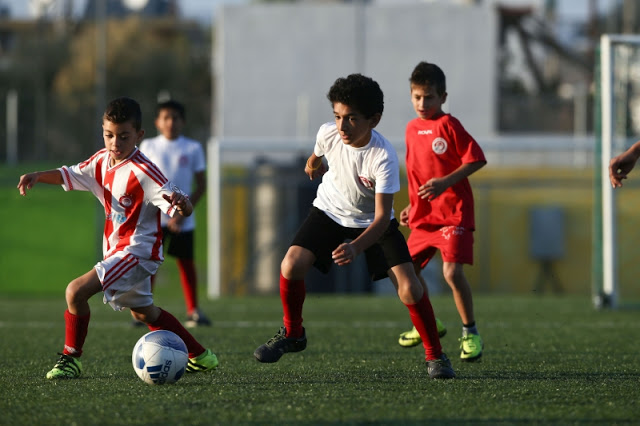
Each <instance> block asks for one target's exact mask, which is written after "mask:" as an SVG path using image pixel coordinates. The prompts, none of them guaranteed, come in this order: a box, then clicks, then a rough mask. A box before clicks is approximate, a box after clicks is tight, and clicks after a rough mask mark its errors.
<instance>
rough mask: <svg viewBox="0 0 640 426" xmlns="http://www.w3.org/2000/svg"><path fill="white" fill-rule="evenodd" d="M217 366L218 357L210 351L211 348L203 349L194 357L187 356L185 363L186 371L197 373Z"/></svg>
mask: <svg viewBox="0 0 640 426" xmlns="http://www.w3.org/2000/svg"><path fill="white" fill-rule="evenodd" d="M217 366H218V357H217V356H216V354H214V353H213V352H211V349H207V350H205V351H204V352H203V353H202V354H200V355H198V356H197V357H195V358H189V362H188V363H187V373H198V372H200V371H209V370H213V369H214V368H216V367H217Z"/></svg>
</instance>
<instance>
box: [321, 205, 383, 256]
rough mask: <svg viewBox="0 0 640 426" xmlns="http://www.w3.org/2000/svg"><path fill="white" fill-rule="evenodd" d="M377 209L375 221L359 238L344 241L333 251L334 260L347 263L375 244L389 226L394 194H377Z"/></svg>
mask: <svg viewBox="0 0 640 426" xmlns="http://www.w3.org/2000/svg"><path fill="white" fill-rule="evenodd" d="M375 199H376V210H375V216H374V218H373V222H371V225H369V226H368V227H367V229H366V230H365V231H364V232H363V233H362V234H360V236H359V237H358V238H356V239H355V240H353V241H351V242H350V243H342V244H340V245H339V246H338V248H336V249H335V250H334V251H333V253H332V257H333V261H334V262H335V263H337V264H338V265H346V264H349V263H351V262H353V261H354V259H355V258H356V257H357V256H358V255H359V254H360V253H362V252H363V251H365V250H366V249H368V248H369V247H371V246H372V245H374V244H375V243H376V242H377V241H378V240H379V239H380V238H381V237H382V234H384V232H385V231H386V230H387V228H388V227H389V222H390V221H391V209H392V208H393V194H381V193H377V194H376V198H375Z"/></svg>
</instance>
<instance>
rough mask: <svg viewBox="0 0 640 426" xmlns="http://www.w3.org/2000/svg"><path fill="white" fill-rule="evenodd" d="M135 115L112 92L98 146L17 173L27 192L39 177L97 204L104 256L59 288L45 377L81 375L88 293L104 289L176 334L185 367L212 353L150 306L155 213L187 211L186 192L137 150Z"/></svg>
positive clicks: (136, 109)
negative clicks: (53, 347) (56, 355)
mask: <svg viewBox="0 0 640 426" xmlns="http://www.w3.org/2000/svg"><path fill="white" fill-rule="evenodd" d="M141 123H142V113H141V111H140V106H139V105H138V103H137V102H136V101H135V100H133V99H130V98H118V99H115V100H113V101H112V102H110V103H109V105H108V106H107V108H106V110H105V112H104V115H103V117H102V129H103V132H102V135H103V139H104V145H105V148H104V149H102V150H100V151H98V152H96V153H95V154H94V155H93V156H92V157H91V158H89V159H87V160H86V161H83V162H82V163H79V164H77V165H75V166H72V167H66V166H63V167H61V168H59V169H54V170H48V171H44V172H33V173H28V174H26V175H22V176H21V177H20V181H19V183H18V189H19V191H20V194H21V195H26V191H27V190H28V189H31V188H33V186H34V185H35V184H36V183H38V182H41V183H48V184H53V185H62V187H63V189H64V190H65V191H70V190H74V189H75V190H80V191H91V192H92V193H93V194H94V195H95V196H96V198H98V200H99V201H100V203H101V204H102V205H103V206H104V211H105V215H106V220H105V225H104V236H103V244H102V247H103V254H104V258H103V259H102V260H101V261H99V262H98V263H97V264H96V265H95V266H94V267H93V268H92V269H91V270H90V271H89V272H87V273H86V274H84V275H82V276H80V277H78V278H76V279H74V280H73V281H71V282H70V283H69V285H68V286H67V289H66V294H65V295H66V300H67V310H66V311H65V314H64V319H65V327H66V328H65V341H64V349H63V353H61V354H60V359H59V360H58V362H57V363H56V364H55V366H54V367H53V369H52V370H51V371H49V372H48V373H47V376H46V377H47V379H75V378H78V377H80V376H81V374H82V363H81V362H80V356H81V355H82V347H83V345H84V341H85V338H86V336H87V331H88V328H89V318H90V314H91V312H90V308H89V299H90V298H91V297H92V296H93V295H94V294H96V293H99V292H101V291H102V292H103V295H104V297H103V300H104V303H109V304H110V305H111V307H112V308H113V309H114V310H118V311H119V310H123V309H125V308H129V309H130V310H131V312H132V314H133V316H134V318H135V319H137V320H138V321H142V322H144V323H145V324H147V326H148V327H149V330H151V331H153V330H169V331H172V332H174V333H176V334H177V335H178V336H180V338H181V339H182V340H183V341H184V342H185V344H186V345H187V350H188V351H189V362H188V365H187V371H188V372H196V371H206V370H210V369H213V368H215V367H216V366H217V365H218V359H217V358H216V356H215V355H214V354H213V353H212V352H211V350H209V349H205V348H204V347H203V346H202V345H200V343H198V341H197V340H196V339H195V338H194V337H193V336H192V335H191V334H190V333H189V332H188V331H187V330H186V329H185V328H184V327H183V326H182V324H180V322H179V321H178V320H177V319H176V318H175V317H174V316H173V315H171V314H170V313H169V312H167V311H164V310H162V309H160V308H159V307H157V306H155V305H154V304H153V297H152V294H151V279H150V277H151V275H152V274H155V273H156V271H157V270H158V267H159V266H160V265H161V264H162V260H163V258H162V232H161V229H160V212H161V211H162V212H164V213H167V214H168V215H169V216H174V215H175V214H176V213H178V214H180V215H182V216H189V215H190V214H191V213H192V212H193V206H192V204H191V202H190V201H189V197H188V196H187V195H186V194H185V193H183V192H182V191H181V190H180V189H179V188H178V187H177V186H175V185H174V184H173V183H171V182H170V181H169V180H167V178H166V177H165V176H164V175H163V174H162V172H160V170H159V169H158V168H157V167H156V165H155V164H153V163H152V162H151V161H149V159H148V158H147V157H145V156H144V155H143V154H142V153H141V152H140V151H139V150H138V149H137V148H136V144H137V143H138V142H140V140H142V137H143V136H144V130H142V129H141Z"/></svg>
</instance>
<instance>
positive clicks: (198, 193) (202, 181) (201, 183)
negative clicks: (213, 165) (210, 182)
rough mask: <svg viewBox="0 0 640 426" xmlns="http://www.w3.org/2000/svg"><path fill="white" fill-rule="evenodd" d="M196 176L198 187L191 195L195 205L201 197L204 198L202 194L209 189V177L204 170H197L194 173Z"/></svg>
mask: <svg viewBox="0 0 640 426" xmlns="http://www.w3.org/2000/svg"><path fill="white" fill-rule="evenodd" d="M194 177H195V181H196V187H195V189H194V190H193V193H192V194H191V196H190V197H189V198H191V204H192V205H193V207H195V206H196V204H197V203H198V201H199V200H200V198H202V196H203V195H204V193H205V192H206V190H207V179H206V176H205V173H204V171H201V172H196V173H195V174H194Z"/></svg>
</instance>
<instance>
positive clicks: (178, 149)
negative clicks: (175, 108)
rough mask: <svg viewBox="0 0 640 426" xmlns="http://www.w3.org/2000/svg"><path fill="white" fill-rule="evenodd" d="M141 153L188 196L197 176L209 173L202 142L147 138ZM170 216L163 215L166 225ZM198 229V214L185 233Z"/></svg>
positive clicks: (186, 223) (186, 220)
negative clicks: (195, 175) (206, 169)
mask: <svg viewBox="0 0 640 426" xmlns="http://www.w3.org/2000/svg"><path fill="white" fill-rule="evenodd" d="M140 151H142V152H143V153H144V155H146V156H147V157H149V159H150V160H151V161H153V162H154V163H155V164H156V165H157V166H158V167H159V168H160V170H162V172H163V173H164V175H165V176H166V177H167V178H168V179H169V180H170V181H171V182H173V183H174V184H176V186H177V187H178V188H180V189H182V190H183V191H184V192H186V193H187V194H189V195H190V194H191V191H192V189H193V177H194V174H195V173H199V172H202V171H204V170H205V157H204V150H203V149H202V145H201V144H200V142H198V141H195V140H193V139H189V138H186V137H184V136H179V137H178V138H177V139H174V140H169V139H167V138H165V137H164V136H162V135H158V136H156V137H154V138H150V139H145V140H143V141H142V142H141V143H140ZM168 222H169V216H167V215H164V214H163V215H162V226H167V223H168ZM195 226H196V221H195V210H194V213H193V214H192V215H191V216H189V217H186V218H184V221H183V222H182V230H183V231H193V229H194V228H195Z"/></svg>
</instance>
